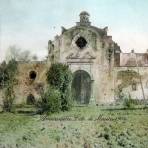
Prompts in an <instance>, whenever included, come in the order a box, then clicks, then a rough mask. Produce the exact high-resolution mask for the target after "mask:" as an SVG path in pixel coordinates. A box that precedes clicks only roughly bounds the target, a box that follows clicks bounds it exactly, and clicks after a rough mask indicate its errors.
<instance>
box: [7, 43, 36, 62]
mask: <svg viewBox="0 0 148 148" xmlns="http://www.w3.org/2000/svg"><path fill="white" fill-rule="evenodd" d="M12 59H14V60H16V61H26V62H27V61H31V60H37V56H36V55H31V53H30V51H29V50H22V49H21V48H19V47H17V46H15V45H12V46H10V47H9V48H8V50H7V53H6V61H7V62H8V61H10V60H12Z"/></svg>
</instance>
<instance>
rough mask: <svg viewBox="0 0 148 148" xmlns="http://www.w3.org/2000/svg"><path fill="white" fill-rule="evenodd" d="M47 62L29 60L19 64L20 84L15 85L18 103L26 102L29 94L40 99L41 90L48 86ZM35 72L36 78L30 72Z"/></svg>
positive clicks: (18, 78) (18, 76)
mask: <svg viewBox="0 0 148 148" xmlns="http://www.w3.org/2000/svg"><path fill="white" fill-rule="evenodd" d="M47 68H48V67H47V64H46V62H29V63H19V64H18V75H17V80H18V84H17V85H16V86H15V87H14V90H15V94H16V100H15V101H16V103H18V104H19V103H26V99H27V97H28V95H29V94H32V95H33V96H34V97H35V99H38V97H39V94H40V90H41V89H42V88H43V87H45V86H46V71H47ZM31 72H35V73H36V76H35V77H34V78H31V77H30V73H31Z"/></svg>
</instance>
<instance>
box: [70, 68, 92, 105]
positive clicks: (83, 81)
mask: <svg viewBox="0 0 148 148" xmlns="http://www.w3.org/2000/svg"><path fill="white" fill-rule="evenodd" d="M72 93H73V97H74V99H75V100H76V101H77V102H78V103H80V104H89V101H90V97H91V77H90V75H89V74H88V73H87V72H86V71H84V70H78V71H76V72H74V74H73V81H72Z"/></svg>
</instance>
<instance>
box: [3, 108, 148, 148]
mask: <svg viewBox="0 0 148 148" xmlns="http://www.w3.org/2000/svg"><path fill="white" fill-rule="evenodd" d="M120 147H121V148H123V147H125V148H148V109H134V110H122V109H109V107H99V106H98V107H74V108H73V109H72V110H71V111H69V112H61V113H58V114H57V113H56V114H52V115H48V116H45V115H41V116H40V115H30V114H27V113H16V114H12V113H0V148H120Z"/></svg>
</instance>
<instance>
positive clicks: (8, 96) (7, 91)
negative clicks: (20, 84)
mask: <svg viewBox="0 0 148 148" xmlns="http://www.w3.org/2000/svg"><path fill="white" fill-rule="evenodd" d="M16 73H17V62H16V61H15V60H11V61H9V63H8V64H7V63H6V62H3V63H2V64H1V66H0V88H1V89H3V91H4V98H3V111H8V112H11V110H12V107H13V102H14V99H15V93H14V90H13V87H14V85H15V84H16V83H17V80H16V78H15V75H16Z"/></svg>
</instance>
